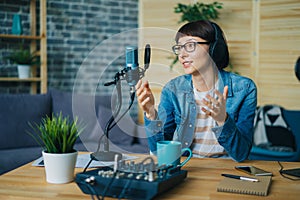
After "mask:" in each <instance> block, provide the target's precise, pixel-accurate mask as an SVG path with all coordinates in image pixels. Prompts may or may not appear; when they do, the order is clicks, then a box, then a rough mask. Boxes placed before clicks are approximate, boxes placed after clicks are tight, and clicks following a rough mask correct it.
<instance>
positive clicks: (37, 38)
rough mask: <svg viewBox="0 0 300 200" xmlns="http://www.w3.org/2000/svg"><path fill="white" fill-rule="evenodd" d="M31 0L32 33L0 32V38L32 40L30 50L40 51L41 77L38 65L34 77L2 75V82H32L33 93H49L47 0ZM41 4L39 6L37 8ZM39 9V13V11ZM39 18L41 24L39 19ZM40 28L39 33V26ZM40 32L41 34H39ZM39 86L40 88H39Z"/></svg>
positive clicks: (31, 89)
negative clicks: (23, 77)
mask: <svg viewBox="0 0 300 200" xmlns="http://www.w3.org/2000/svg"><path fill="white" fill-rule="evenodd" d="M37 1H38V0H30V1H29V4H30V12H29V15H30V16H29V17H30V35H14V34H0V39H1V38H2V39H3V38H4V39H12V40H14V39H15V40H19V39H25V40H30V51H31V52H38V55H39V57H40V62H41V64H40V68H39V69H40V73H39V74H40V77H37V67H33V68H32V73H33V77H32V78H26V79H20V78H18V77H0V82H30V83H31V88H30V91H31V93H32V94H35V93H37V91H38V89H39V92H40V93H47V0H39V3H38V4H37ZM37 5H39V8H37ZM38 10H39V15H37V11H38ZM38 18H39V20H40V21H39V22H40V23H39V26H38V23H37V19H38ZM38 27H39V28H40V31H39V33H38V32H37V28H38ZM37 34H39V35H37ZM38 86H39V88H38Z"/></svg>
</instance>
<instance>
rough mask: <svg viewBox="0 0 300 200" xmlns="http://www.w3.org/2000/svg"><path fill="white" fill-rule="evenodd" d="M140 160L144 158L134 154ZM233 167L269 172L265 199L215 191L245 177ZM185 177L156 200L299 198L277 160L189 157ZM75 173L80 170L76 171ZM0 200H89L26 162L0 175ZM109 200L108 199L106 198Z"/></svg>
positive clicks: (298, 186)
mask: <svg viewBox="0 0 300 200" xmlns="http://www.w3.org/2000/svg"><path fill="white" fill-rule="evenodd" d="M134 156H138V157H139V158H140V159H141V158H145V157H146V156H148V155H141V154H138V155H137V154H135V155H134ZM281 163H282V165H283V166H284V168H285V169H288V168H299V167H300V163H299V162H281ZM237 165H254V166H256V167H259V168H262V169H264V170H267V171H270V172H272V173H273V177H272V184H271V187H270V190H269V194H268V196H264V197H259V196H255V195H245V194H236V193H225V192H217V185H218V184H219V182H220V181H221V180H222V179H223V178H224V177H222V176H221V173H228V174H237V175H245V174H244V173H243V172H240V171H237V170H236V169H234V167H235V166H237ZM183 169H184V170H187V171H188V175H187V178H186V179H185V180H184V181H183V182H182V183H180V184H179V185H177V186H176V187H175V188H173V189H171V190H169V191H167V192H165V193H164V194H162V195H159V196H158V197H157V199H220V200H224V199H230V200H235V199H237V200H240V199H247V200H251V199H259V198H263V199H264V200H268V199H272V200H282V199H285V200H289V199H299V195H300V181H292V180H289V179H285V178H283V177H282V176H281V175H280V173H279V169H280V166H279V164H278V162H277V161H245V162H243V163H237V162H235V161H233V160H230V159H220V158H192V159H191V160H190V161H189V162H188V163H187V164H186V165H185V166H184V167H183ZM75 171H76V173H79V172H82V171H83V169H82V168H76V170H75ZM0 183H1V184H0V199H18V200H25V199H30V200H34V199H60V200H71V199H72V200H79V199H80V200H84V199H91V197H90V195H87V194H84V193H83V192H82V191H81V190H80V188H79V187H78V186H77V184H76V183H75V182H71V183H68V184H50V183H47V182H46V178H45V171H44V168H43V167H34V166H32V163H28V164H26V165H24V166H22V167H20V168H18V169H15V170H13V171H11V172H8V173H6V174H4V175H2V176H0ZM106 199H110V198H108V197H107V198H106Z"/></svg>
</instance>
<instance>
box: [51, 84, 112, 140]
mask: <svg viewBox="0 0 300 200" xmlns="http://www.w3.org/2000/svg"><path fill="white" fill-rule="evenodd" d="M50 93H51V97H52V111H53V113H54V114H59V113H60V112H61V113H62V114H63V116H68V117H69V118H70V119H71V120H73V119H74V118H75V117H77V118H78V122H79V124H80V125H81V127H84V129H83V133H82V137H85V136H86V135H89V134H90V133H91V131H92V130H93V129H94V126H95V123H96V122H97V112H98V109H97V108H98V106H99V105H101V106H102V105H103V106H107V107H110V99H111V98H110V96H94V95H88V94H78V93H72V92H65V91H60V90H56V89H50ZM82 137H81V138H82ZM77 142H80V140H77Z"/></svg>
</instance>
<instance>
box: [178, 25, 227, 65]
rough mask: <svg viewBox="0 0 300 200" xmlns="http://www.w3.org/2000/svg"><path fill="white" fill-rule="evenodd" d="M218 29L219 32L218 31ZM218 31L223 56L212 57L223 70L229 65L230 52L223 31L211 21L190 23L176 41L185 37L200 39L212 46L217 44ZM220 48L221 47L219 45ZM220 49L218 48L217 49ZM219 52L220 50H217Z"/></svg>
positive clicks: (181, 31)
mask: <svg viewBox="0 0 300 200" xmlns="http://www.w3.org/2000/svg"><path fill="white" fill-rule="evenodd" d="M217 29H218V30H217ZM216 31H218V32H219V33H217V34H218V40H220V41H219V42H220V43H221V44H222V49H221V51H222V52H221V54H222V56H221V57H220V58H218V59H216V58H214V57H212V59H213V60H214V62H215V64H216V66H217V67H218V69H223V68H225V67H227V66H228V64H229V51H228V46H227V41H226V39H225V36H224V33H223V31H222V29H221V28H220V27H219V26H218V25H217V24H216V23H214V22H211V21H209V20H198V21H193V22H189V23H187V24H185V25H183V26H182V27H181V28H180V29H179V30H178V31H177V33H176V36H175V41H176V43H178V40H179V39H180V38H181V37H184V36H193V37H200V38H202V39H203V40H205V41H208V42H209V43H210V45H212V44H213V43H214V42H215V38H216V37H215V36H216ZM219 46H220V45H219ZM217 48H218V47H217ZM216 51H217V52H218V49H217V50H216ZM223 51H224V52H223Z"/></svg>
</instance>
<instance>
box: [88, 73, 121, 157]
mask: <svg viewBox="0 0 300 200" xmlns="http://www.w3.org/2000/svg"><path fill="white" fill-rule="evenodd" d="M120 76H123V74H122V73H120V72H117V73H116V75H115V78H114V81H112V82H109V83H105V84H104V85H105V86H109V85H112V84H115V85H116V89H117V99H118V101H117V104H116V108H115V109H116V110H115V112H113V113H112V116H111V117H110V119H109V121H108V122H107V123H106V125H105V129H104V134H103V137H104V143H103V145H104V148H103V149H104V150H103V151H99V147H100V146H98V149H97V151H96V152H94V153H92V154H91V158H92V159H94V160H98V161H114V159H115V156H116V155H118V159H119V160H121V159H122V154H121V153H118V152H114V151H109V140H108V135H109V131H110V130H111V129H112V128H113V127H114V126H115V125H116V124H117V122H116V123H115V124H113V125H112V123H113V122H114V121H115V117H117V116H118V114H119V113H120V110H121V104H122V91H121V82H120ZM125 113H126V112H125ZM125 113H124V114H125ZM120 119H121V118H120ZM120 119H119V120H120ZM119 120H118V121H119ZM101 139H102V137H101V138H100V141H99V143H100V142H101Z"/></svg>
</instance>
